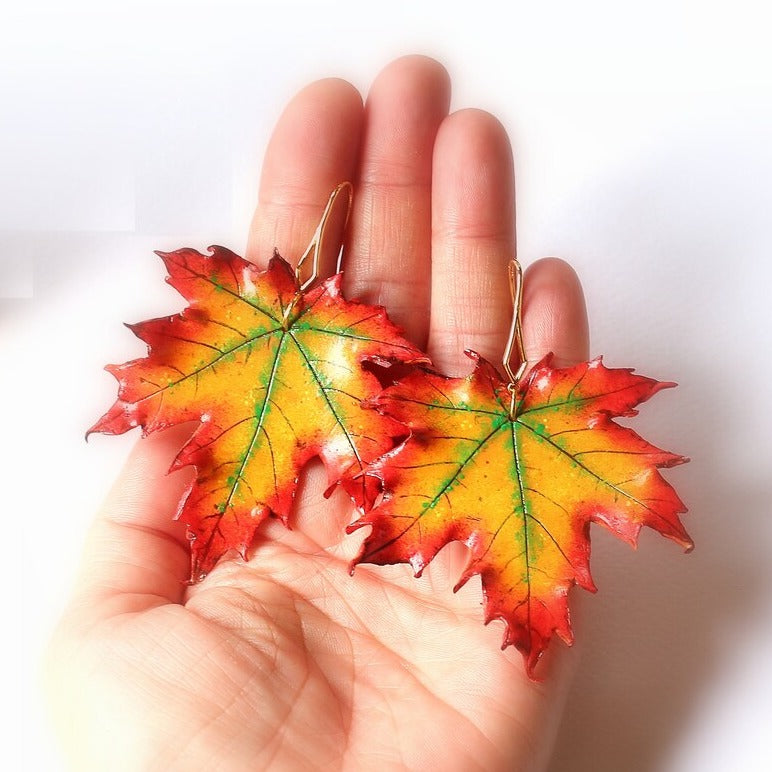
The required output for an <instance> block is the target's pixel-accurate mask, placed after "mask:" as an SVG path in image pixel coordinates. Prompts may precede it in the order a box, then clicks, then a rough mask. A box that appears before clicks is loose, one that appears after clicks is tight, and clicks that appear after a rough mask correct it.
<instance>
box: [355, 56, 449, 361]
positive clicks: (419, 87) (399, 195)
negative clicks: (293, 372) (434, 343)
mask: <svg viewBox="0 0 772 772" xmlns="http://www.w3.org/2000/svg"><path fill="white" fill-rule="evenodd" d="M449 103H450V80H449V78H448V73H447V72H446V70H445V69H444V68H443V67H442V65H440V64H439V63H438V62H436V61H434V60H433V59H429V58H426V57H423V56H407V57H403V58H401V59H397V60H396V61H394V62H392V63H391V64H390V65H389V66H388V67H386V68H385V69H384V70H383V71H382V72H381V73H380V75H379V76H378V77H377V78H376V80H375V82H374V83H373V86H372V88H371V89H370V93H369V95H368V98H367V104H366V106H365V123H364V133H363V139H362V155H361V161H360V167H359V174H358V177H357V179H356V181H355V186H354V187H355V203H354V211H353V214H352V219H351V229H350V235H349V239H348V246H347V249H348V251H347V257H346V264H345V268H346V274H345V275H346V284H345V287H346V290H347V294H348V296H349V297H355V298H358V299H360V300H363V301H365V302H367V303H372V304H376V305H383V306H385V307H386V310H387V311H388V313H389V316H390V317H391V319H392V320H393V321H395V322H396V323H397V324H398V325H399V326H400V327H402V329H403V330H405V333H406V335H407V337H408V338H410V339H411V340H412V341H414V342H415V343H416V344H417V345H419V346H421V347H423V346H425V344H426V336H427V333H428V314H427V313H426V311H425V309H427V308H428V305H429V294H430V271H431V266H430V258H431V184H432V148H433V146H434V139H435V136H436V134H437V129H438V128H439V125H440V123H441V122H442V120H443V119H444V118H445V116H446V115H447V113H448V105H449Z"/></svg>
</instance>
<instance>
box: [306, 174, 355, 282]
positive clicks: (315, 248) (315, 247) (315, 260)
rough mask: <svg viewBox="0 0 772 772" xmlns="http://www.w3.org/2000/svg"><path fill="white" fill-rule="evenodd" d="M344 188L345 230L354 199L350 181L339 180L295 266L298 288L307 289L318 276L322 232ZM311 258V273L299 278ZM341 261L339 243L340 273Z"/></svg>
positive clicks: (337, 269)
mask: <svg viewBox="0 0 772 772" xmlns="http://www.w3.org/2000/svg"><path fill="white" fill-rule="evenodd" d="M344 190H346V191H347V192H348V204H347V209H346V220H345V222H344V223H343V230H344V231H345V230H346V225H348V218H349V216H350V215H351V206H352V204H353V201H354V186H353V185H352V184H351V183H350V182H341V183H340V184H339V185H338V186H337V187H336V188H335V190H333V191H332V193H330V198H329V199H328V201H327V206H325V208H324V212H322V217H321V219H320V220H319V225H317V226H316V230H315V231H314V235H313V237H312V238H311V243H310V244H309V245H308V246H307V247H306V251H305V252H303V256H302V257H301V258H300V260H298V264H297V268H295V276H296V277H297V280H298V283H299V284H300V289H301V290H303V291H305V290H307V289H308V288H309V287H310V286H311V285H312V284H313V283H314V282H315V281H316V280H317V279H318V278H319V257H320V254H321V251H322V246H323V244H324V232H325V228H326V227H327V223H328V222H329V220H330V216H331V215H332V212H333V209H334V208H335V204H336V203H337V201H338V198H339V197H340V195H341V193H342V192H343V191H344ZM309 258H310V259H311V275H310V276H309V277H308V278H307V279H305V280H302V279H301V276H300V274H301V270H302V268H303V266H304V265H305V263H306V261H307V260H308V259H309ZM342 263H343V244H341V245H340V249H339V250H338V259H337V261H336V263H335V272H336V273H340V270H341V265H342Z"/></svg>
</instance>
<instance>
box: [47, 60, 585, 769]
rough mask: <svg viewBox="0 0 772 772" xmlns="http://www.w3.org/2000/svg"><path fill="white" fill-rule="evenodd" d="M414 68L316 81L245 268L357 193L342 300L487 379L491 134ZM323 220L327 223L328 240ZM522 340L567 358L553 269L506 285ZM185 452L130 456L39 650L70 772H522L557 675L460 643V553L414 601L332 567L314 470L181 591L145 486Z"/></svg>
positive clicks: (494, 280)
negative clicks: (237, 546)
mask: <svg viewBox="0 0 772 772" xmlns="http://www.w3.org/2000/svg"><path fill="white" fill-rule="evenodd" d="M449 98H450V84H449V79H448V75H447V73H446V72H445V70H444V69H443V68H442V67H441V66H440V65H439V64H438V63H437V62H435V61H433V60H430V59H426V58H422V57H407V58H403V59H399V60H397V61H395V62H392V63H391V64H390V65H388V66H387V67H386V68H385V69H384V70H383V71H382V72H381V73H380V75H379V76H378V78H377V79H376V80H375V82H374V83H373V85H372V88H371V89H370V92H369V94H368V96H367V100H366V103H365V105H364V106H363V105H362V100H361V97H360V95H359V93H358V92H357V91H356V90H355V89H354V87H353V86H351V85H350V84H349V83H346V82H344V81H340V80H322V81H318V82H316V83H313V84H311V85H310V86H308V87H307V88H305V89H304V90H303V91H301V92H300V93H299V94H298V95H297V96H296V97H295V98H294V99H293V100H292V101H291V102H290V104H289V105H288V106H287V108H286V110H285V112H284V114H283V115H282V116H281V118H280V119H279V121H278V123H277V126H276V128H275V131H274V134H273V137H272V139H271V141H270V144H269V147H268V149H267V152H266V156H265V162H264V166H263V173H262V178H261V181H260V189H259V203H258V207H257V211H256V213H255V216H254V221H253V223H252V226H251V230H250V237H249V247H248V253H247V256H248V258H249V259H251V260H253V261H254V262H256V263H258V264H261V265H263V264H265V263H266V261H267V259H268V257H269V256H270V255H271V253H272V250H273V247H274V246H279V248H280V250H281V252H282V253H283V254H284V255H285V256H287V257H288V258H294V259H295V260H297V258H298V257H299V256H300V254H302V252H303V250H304V249H305V247H306V245H307V244H308V242H309V239H310V236H311V234H312V233H313V231H314V229H315V227H316V224H317V223H318V220H319V217H320V215H321V212H322V210H323V208H324V205H325V203H326V201H327V197H328V196H329V194H330V191H331V190H332V189H333V188H334V187H335V186H336V185H337V184H338V183H339V182H341V181H342V180H350V181H352V182H353V184H354V189H355V191H356V196H355V202H354V206H353V210H352V213H351V218H350V222H349V229H348V235H347V240H346V252H345V269H346V278H345V281H346V286H345V292H346V294H347V296H348V297H356V298H360V299H362V300H364V301H366V302H370V303H378V304H383V305H385V306H386V308H387V309H388V311H389V314H390V316H391V318H392V319H394V321H396V322H397V323H398V324H400V325H401V326H402V327H403V328H404V329H405V331H406V334H407V336H408V337H409V338H411V339H412V340H413V341H414V342H415V343H417V344H418V345H419V346H421V347H423V348H424V349H425V350H426V351H427V353H428V354H429V355H430V356H431V358H432V360H433V362H434V364H435V366H436V367H437V368H438V369H439V370H441V371H443V372H446V373H449V374H456V375H458V374H463V373H466V372H468V370H469V367H470V363H469V360H468V359H466V357H465V356H464V355H463V350H464V348H473V349H475V350H477V351H478V352H480V353H481V354H482V355H483V356H485V357H488V358H490V359H491V360H493V361H497V360H499V359H500V357H501V352H502V351H503V349H504V346H505V342H506V335H507V332H508V328H509V323H510V319H511V313H512V307H511V298H510V296H509V288H508V285H507V282H506V278H505V277H506V266H507V262H508V261H509V260H510V259H511V257H512V256H513V255H514V254H515V222H514V172H513V161H512V150H511V147H510V143H509V139H508V137H507V134H506V131H505V130H504V128H503V127H502V126H501V124H500V123H499V122H498V121H497V120H496V119H495V118H494V117H492V116H491V115H489V114H487V113H485V112H481V111H479V110H462V111H459V112H455V113H452V114H450V115H449V114H448V105H449ZM338 219H340V218H338ZM523 330H524V331H523V335H524V340H525V347H526V354H527V357H528V358H529V359H530V360H536V359H538V358H540V357H541V356H542V355H544V354H545V353H547V352H548V351H554V352H555V354H556V355H557V357H558V361H559V363H560V364H563V365H565V364H569V363H572V362H575V361H579V360H583V359H586V358H587V355H588V350H587V349H588V342H587V321H586V315H585V308H584V301H583V298H582V292H581V287H580V285H579V282H578V280H577V278H576V275H575V274H574V272H573V271H572V269H571V268H570V267H569V266H568V265H567V264H566V263H564V262H563V261H561V260H557V259H554V258H550V259H545V260H540V261H538V262H536V263H535V264H533V265H532V266H531V267H530V269H529V270H528V271H527V273H526V279H525V288H524V311H523ZM188 434H189V429H188V428H186V427H178V428H176V429H174V430H169V431H167V432H165V433H163V434H159V435H154V436H152V437H149V438H147V439H143V440H141V441H139V442H138V443H137V446H136V448H135V449H134V451H133V453H132V454H131V456H130V458H129V461H128V463H127V465H126V468H125V469H124V471H123V473H122V474H121V476H120V478H119V479H118V481H117V482H116V484H115V486H114V488H113V490H112V492H111V494H110V495H109V497H108V500H107V502H106V503H105V505H104V508H103V510H102V511H101V513H100V514H99V515H98V517H97V518H96V520H95V522H94V524H93V527H92V528H91V530H90V534H89V536H88V541H87V544H86V547H85V553H84V557H83V563H82V569H81V572H80V575H79V578H78V580H77V583H76V587H75V590H74V594H73V597H72V598H71V601H70V603H69V605H68V608H67V610H66V613H65V614H64V617H63V619H62V621H61V623H60V625H59V627H58V630H57V632H56V634H55V637H54V639H53V641H52V643H51V646H50V652H49V656H48V663H47V672H48V680H49V687H50V688H49V692H50V695H51V701H52V704H53V708H54V711H53V712H54V715H55V717H56V720H57V723H58V727H59V729H60V732H61V735H62V737H63V741H64V747H65V749H66V751H67V753H68V756H69V758H70V759H71V760H72V762H73V764H74V766H75V768H77V769H97V770H103V769H112V770H120V769H131V770H137V769H159V770H161V769H163V770H176V769H180V770H195V769H207V770H215V769H223V770H242V769H243V770H247V769H249V770H254V769H263V768H269V767H270V768H272V769H293V770H294V769H330V770H333V769H335V770H337V769H347V770H363V769H377V770H392V769H394V770H396V769H443V770H465V771H468V770H475V769H481V770H496V769H507V770H512V769H518V770H536V769H542V768H543V767H544V765H545V764H546V762H547V760H548V758H549V753H550V750H551V746H552V742H553V736H554V732H555V728H556V723H557V720H558V718H559V715H560V710H561V707H562V702H563V698H564V695H565V691H566V687H567V684H568V680H569V677H570V672H571V670H572V659H573V656H574V654H573V652H572V651H571V650H568V649H567V648H566V647H565V646H563V645H562V644H560V642H557V641H556V642H554V643H553V646H552V647H551V649H550V651H549V653H548V654H547V655H545V657H544V660H543V662H541V663H540V665H539V675H540V676H541V678H542V681H541V682H539V683H535V682H533V681H531V680H529V679H528V677H527V676H526V675H525V671H524V668H523V663H522V658H521V656H520V654H519V653H518V652H516V651H514V650H513V649H512V648H511V647H510V648H509V649H507V650H505V651H501V649H500V643H501V636H502V627H501V624H500V623H498V622H494V623H492V624H490V625H489V626H487V627H486V626H484V625H483V623H482V611H481V605H480V603H481V588H480V583H479V581H478V580H476V579H475V580H470V581H469V583H468V584H467V585H466V586H465V587H464V588H463V589H462V590H460V591H459V592H458V593H456V594H454V593H453V592H452V587H453V585H454V584H455V582H456V580H457V578H458V576H459V575H460V573H461V571H462V569H463V566H464V563H465V560H466V548H465V547H464V546H463V545H461V544H458V543H455V544H451V545H448V546H447V547H446V548H445V549H444V550H443V551H442V552H441V553H440V554H439V555H438V556H437V558H436V559H435V560H434V561H433V563H432V564H431V565H430V566H429V567H428V568H427V570H426V571H425V572H424V575H423V577H422V578H420V579H415V578H414V577H413V576H412V573H411V572H410V570H409V569H408V567H406V566H388V567H375V566H367V565H361V566H358V567H357V569H356V571H355V572H354V575H353V577H350V576H349V562H350V560H351V558H352V557H353V556H354V555H355V554H356V552H357V549H358V546H359V544H360V543H361V541H362V539H363V538H364V536H365V532H364V531H362V530H360V531H358V532H356V533H355V534H352V535H350V536H346V535H345V531H344V529H345V525H346V524H347V523H348V522H350V521H351V519H352V511H351V506H350V504H349V502H348V501H347V500H346V499H345V497H344V496H342V495H340V494H339V493H336V494H335V495H334V496H333V497H332V498H331V499H330V500H329V501H326V500H324V499H323V497H322V494H321V492H322V490H323V489H324V487H325V478H324V475H323V473H322V470H321V469H320V468H319V467H318V466H314V465H312V466H311V467H310V468H309V469H308V470H307V473H306V474H305V475H304V478H303V480H302V483H301V489H300V492H299V495H298V500H297V509H296V514H295V517H294V521H293V529H292V530H287V529H285V528H284V527H283V526H282V525H280V524H279V523H277V522H276V521H271V522H269V523H268V524H267V525H266V527H265V528H264V533H263V536H262V538H258V539H257V540H256V543H255V546H254V550H253V553H252V555H251V559H250V560H249V562H247V563H245V562H243V561H241V560H231V561H223V562H221V563H220V564H219V565H218V566H217V567H216V568H215V570H214V571H213V572H212V573H211V574H210V575H209V576H208V577H207V578H206V579H205V580H204V581H203V582H201V583H200V584H198V585H195V586H192V587H188V586H186V585H185V584H184V580H185V579H186V577H187V574H188V570H189V557H188V549H187V541H186V538H185V532H184V531H185V528H184V526H183V525H182V524H180V523H178V522H174V521H173V515H174V512H175V509H176V505H177V501H178V499H179V497H180V494H181V493H182V491H183V489H184V488H185V486H186V484H187V482H188V481H189V479H190V473H189V470H183V471H182V472H178V473H175V474H173V475H170V476H167V475H166V469H167V468H168V466H169V464H170V463H171V461H172V459H173V457H174V455H175V454H176V452H177V450H178V449H179V447H180V444H181V443H182V442H183V441H184V439H185V438H186V436H188Z"/></svg>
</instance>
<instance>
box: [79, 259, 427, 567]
mask: <svg viewBox="0 0 772 772" xmlns="http://www.w3.org/2000/svg"><path fill="white" fill-rule="evenodd" d="M210 252H211V255H203V254H200V253H199V252H196V251H195V250H192V249H181V250H179V251H176V252H171V253H168V254H163V253H160V252H159V253H158V254H159V255H160V257H161V258H162V259H163V261H164V263H165V264H166V267H167V269H168V271H169V278H168V281H169V283H170V284H171V285H172V286H173V287H175V288H176V289H177V290H178V291H179V292H180V293H181V294H182V295H183V296H184V297H185V298H186V299H187V300H188V301H189V302H190V305H189V306H188V307H187V308H186V309H185V310H184V311H183V312H182V313H180V314H175V315H174V316H169V317H165V318H161V319H153V320H150V321H146V322H142V323H140V324H137V325H132V326H131V327H130V328H131V329H132V330H133V332H134V333H135V334H136V335H137V336H138V337H139V338H141V339H142V340H143V341H145V342H146V343H147V344H148V356H147V357H146V358H144V359H137V360H134V361H131V362H128V363H126V364H122V365H111V366H108V367H107V370H108V371H109V372H111V373H112V374H113V375H115V377H116V378H117V379H118V382H119V392H118V400H117V401H116V403H115V404H114V405H113V407H112V408H111V409H110V410H109V411H108V412H107V413H106V414H105V415H104V416H103V417H102V418H101V419H100V420H99V421H98V422H97V423H96V424H95V425H94V426H93V427H92V429H91V430H90V431H92V432H94V431H98V432H105V433H107V434H121V433H123V432H125V431H127V430H129V429H131V428H132V427H135V426H141V427H142V429H143V433H144V434H149V433H151V432H154V431H157V430H159V429H164V428H166V427H168V426H172V425H174V424H180V423H184V422H186V421H198V424H199V425H198V427H197V429H196V431H195V433H194V434H193V436H192V438H191V439H190V440H189V441H188V442H187V444H186V445H185V446H184V447H183V448H182V450H181V451H180V454H179V455H178V457H177V459H176V460H175V462H174V464H173V466H172V469H178V468H180V467H183V466H186V465H192V466H194V467H195V470H196V477H195V480H194V482H193V483H192V485H191V487H190V489H189V490H188V492H187V494H186V496H185V498H184V499H183V501H182V503H181V504H180V510H179V513H178V517H180V518H181V519H182V520H183V522H185V523H186V524H187V525H188V526H189V536H190V539H191V543H192V545H191V546H192V550H191V551H192V558H191V560H192V566H191V572H192V577H193V578H194V579H198V578H201V576H202V575H204V574H206V573H207V572H208V571H209V570H210V569H211V568H212V567H213V566H214V564H215V562H216V561H217V560H218V558H219V557H220V556H221V555H223V553H225V552H226V551H227V550H229V549H236V550H237V551H238V552H239V553H240V554H241V555H242V556H244V555H245V552H246V550H247V548H248V547H249V545H250V543H251V541H252V539H253V537H254V533H255V531H256V529H257V528H258V527H259V525H260V524H261V523H262V522H263V520H265V518H266V517H267V516H268V515H271V514H272V515H276V516H278V517H279V518H281V519H282V520H283V521H284V522H285V524H286V523H287V518H288V516H289V514H290V509H291V506H292V501H293V496H294V494H295V490H296V487H297V481H298V476H299V474H300V470H301V468H302V467H303V466H304V464H305V463H306V462H308V461H309V460H310V459H311V458H312V457H314V456H320V457H321V459H322V460H323V462H324V464H325V466H326V468H327V472H328V480H329V484H330V486H334V485H335V484H342V485H343V486H344V487H345V488H346V489H347V490H348V491H349V492H353V491H354V490H356V492H357V499H358V501H359V502H360V503H362V502H364V505H365V506H368V505H369V504H370V503H372V501H373V498H374V496H375V495H376V493H377V490H376V487H374V484H376V485H377V481H376V480H375V478H373V477H372V476H369V475H368V474H367V471H366V470H367V464H368V463H369V462H371V461H372V460H373V459H375V458H377V457H378V456H380V455H382V454H383V453H385V452H386V451H387V450H389V449H390V448H391V447H392V446H393V445H394V441H395V438H396V437H404V428H403V427H402V426H401V425H399V424H398V423H397V422H395V421H393V420H392V419H390V418H387V417H385V416H382V415H380V414H378V413H376V412H373V411H368V410H363V409H362V408H361V402H362V400H366V399H368V398H370V397H372V396H374V395H375V394H377V393H378V391H379V390H380V388H381V386H380V384H379V381H378V379H377V378H376V377H375V376H374V375H373V374H372V373H371V372H368V371H367V370H366V369H364V368H363V367H362V365H363V363H365V362H368V361H369V362H377V363H380V364H387V363H390V362H405V363H410V362H416V361H424V362H425V361H426V357H425V356H424V355H423V354H422V353H421V352H420V351H419V350H418V349H416V348H415V347H414V346H413V345H412V344H411V343H409V342H408V341H407V340H405V339H403V338H402V337H400V335H399V330H398V329H397V328H396V327H395V326H394V325H393V324H392V323H391V322H390V321H389V320H388V319H387V317H386V313H385V311H384V310H383V309H382V308H380V307H373V306H368V305H364V304H362V303H358V302H354V301H349V300H346V299H345V298H343V297H342V295H341V292H340V284H341V274H337V275H335V276H333V277H331V278H329V279H327V280H326V281H324V282H322V283H320V284H318V285H317V286H316V287H314V288H312V289H310V290H309V291H307V292H303V291H302V290H301V289H300V287H299V284H298V280H297V278H296V275H295V272H294V271H293V270H292V269H291V268H290V266H289V265H288V263H287V262H285V260H284V259H283V258H281V257H280V256H279V255H278V254H275V255H274V257H273V258H272V259H271V261H270V263H269V265H268V269H267V270H266V271H259V270H258V269H257V268H256V267H255V266H254V265H253V264H251V263H249V262H247V261H246V260H244V259H242V258H241V257H239V256H238V255H236V254H234V253H233V252H231V251H229V250H227V249H224V248H223V247H210Z"/></svg>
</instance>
